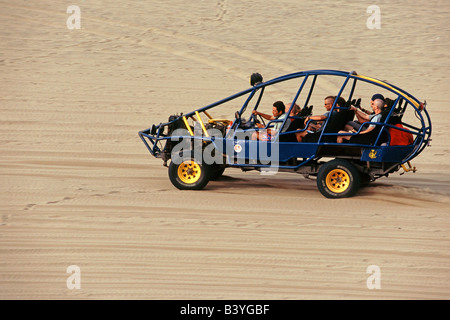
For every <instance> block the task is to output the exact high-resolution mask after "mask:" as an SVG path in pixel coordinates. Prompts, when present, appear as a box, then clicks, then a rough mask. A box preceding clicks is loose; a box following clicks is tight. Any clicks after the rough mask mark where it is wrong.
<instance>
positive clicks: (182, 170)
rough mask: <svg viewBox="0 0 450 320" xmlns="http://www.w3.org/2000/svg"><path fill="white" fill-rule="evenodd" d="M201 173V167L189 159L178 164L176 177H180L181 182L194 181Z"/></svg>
mask: <svg viewBox="0 0 450 320" xmlns="http://www.w3.org/2000/svg"><path fill="white" fill-rule="evenodd" d="M201 174H202V168H200V166H199V165H198V164H197V163H195V162H193V161H191V160H188V161H184V162H183V163H182V164H180V165H179V166H178V178H180V180H181V181H182V182H183V183H187V184H193V183H196V182H197V181H198V180H199V179H200V175H201Z"/></svg>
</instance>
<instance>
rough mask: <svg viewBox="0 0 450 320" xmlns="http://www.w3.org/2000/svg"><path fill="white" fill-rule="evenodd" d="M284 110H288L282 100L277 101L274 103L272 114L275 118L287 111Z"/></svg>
mask: <svg viewBox="0 0 450 320" xmlns="http://www.w3.org/2000/svg"><path fill="white" fill-rule="evenodd" d="M284 110H286V106H285V105H284V103H283V102H282V101H276V102H275V103H274V104H273V108H272V114H273V116H274V117H275V118H278V117H279V116H281V115H282V114H283V113H284V112H285V111H284Z"/></svg>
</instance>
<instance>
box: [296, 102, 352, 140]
mask: <svg viewBox="0 0 450 320" xmlns="http://www.w3.org/2000/svg"><path fill="white" fill-rule="evenodd" d="M335 100H336V97H335V96H328V97H326V98H325V99H324V107H325V109H326V110H327V111H326V112H325V113H324V114H322V115H317V116H309V117H306V119H305V125H306V124H307V123H308V121H309V120H318V121H324V122H325V120H327V118H328V117H329V118H330V120H331V119H332V118H336V117H335V116H336V115H337V114H338V112H339V110H340V109H335V110H334V111H333V112H331V108H332V107H333V104H334V101H335ZM345 105H346V103H345V99H344V98H342V97H339V98H338V100H337V102H336V106H338V107H345ZM334 120H338V119H334ZM329 122H333V123H331V124H330V123H329V124H328V125H327V132H333V131H334V132H337V131H339V129H340V128H342V126H341V127H340V128H334V127H335V126H336V125H338V123H337V122H339V121H335V122H334V121H329ZM344 123H345V122H344ZM322 130H324V127H323V126H320V127H319V128H318V129H317V131H316V132H311V131H308V130H305V131H302V132H298V133H297V134H296V135H297V141H298V142H302V141H305V142H316V141H317V140H318V139H319V136H320V134H321V132H322Z"/></svg>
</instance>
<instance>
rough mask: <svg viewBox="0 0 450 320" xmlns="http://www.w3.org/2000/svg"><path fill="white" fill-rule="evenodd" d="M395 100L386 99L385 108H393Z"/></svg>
mask: <svg viewBox="0 0 450 320" xmlns="http://www.w3.org/2000/svg"><path fill="white" fill-rule="evenodd" d="M394 102H395V101H394V100H392V99H389V98H386V99H384V108H388V109H390V108H392V106H393V105H394Z"/></svg>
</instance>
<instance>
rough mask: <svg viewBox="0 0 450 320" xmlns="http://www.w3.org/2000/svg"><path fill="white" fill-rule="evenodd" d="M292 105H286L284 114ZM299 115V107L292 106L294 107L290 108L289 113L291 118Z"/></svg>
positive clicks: (296, 105)
mask: <svg viewBox="0 0 450 320" xmlns="http://www.w3.org/2000/svg"><path fill="white" fill-rule="evenodd" d="M291 105H292V103H288V104H287V105H286V109H285V112H288V111H289V109H290V108H291ZM299 113H300V106H299V105H298V104H294V106H293V107H292V110H291V113H290V114H289V115H290V116H291V117H295V116H296V115H298V114H299Z"/></svg>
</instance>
